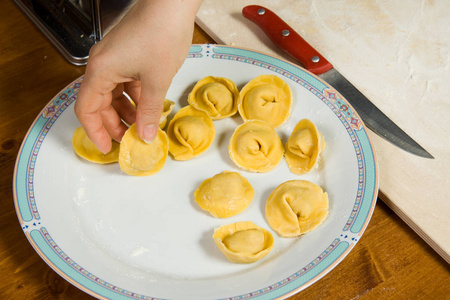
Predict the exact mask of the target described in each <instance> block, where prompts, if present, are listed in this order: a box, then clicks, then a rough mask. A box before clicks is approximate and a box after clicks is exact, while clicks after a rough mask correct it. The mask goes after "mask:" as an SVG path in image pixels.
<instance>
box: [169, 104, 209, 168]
mask: <svg viewBox="0 0 450 300" xmlns="http://www.w3.org/2000/svg"><path fill="white" fill-rule="evenodd" d="M167 135H168V137H169V151H170V153H172V155H173V158H174V159H176V160H188V159H191V158H193V157H196V156H198V155H200V154H201V153H203V152H204V151H206V149H208V148H209V146H211V144H212V142H213V141H214V137H215V135H216V130H215V128H214V123H213V121H212V120H211V118H210V117H209V116H208V114H207V113H206V112H204V111H201V110H198V109H195V108H192V107H191V106H186V107H183V108H182V109H180V110H179V111H178V112H177V113H176V114H175V116H174V117H173V119H172V120H171V121H170V123H169V127H168V128H167Z"/></svg>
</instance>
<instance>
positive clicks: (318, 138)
mask: <svg viewBox="0 0 450 300" xmlns="http://www.w3.org/2000/svg"><path fill="white" fill-rule="evenodd" d="M325 146H326V143H325V140H324V138H323V135H322V133H320V132H319V130H318V129H317V127H316V125H314V123H313V122H311V121H310V120H308V119H303V120H301V121H300V122H298V124H297V125H296V126H295V128H294V130H293V131H292V134H291V136H290V137H289V139H288V141H287V143H286V145H285V157H286V162H287V164H288V166H289V169H290V170H291V172H292V173H294V174H297V175H302V174H306V173H308V172H309V171H310V170H311V169H312V168H314V166H315V165H316V164H317V161H318V160H319V155H320V153H322V151H323V150H324V149H325Z"/></svg>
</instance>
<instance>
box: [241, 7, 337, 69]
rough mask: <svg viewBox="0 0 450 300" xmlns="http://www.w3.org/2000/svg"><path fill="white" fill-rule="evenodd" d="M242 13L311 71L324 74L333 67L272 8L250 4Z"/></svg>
mask: <svg viewBox="0 0 450 300" xmlns="http://www.w3.org/2000/svg"><path fill="white" fill-rule="evenodd" d="M242 14H243V16H244V17H246V18H247V19H249V20H250V21H252V22H254V23H255V24H256V25H258V26H259V27H260V28H261V29H262V30H263V31H264V32H265V33H266V35H267V36H268V37H269V38H270V39H271V40H272V41H273V42H274V43H275V44H276V45H278V46H279V47H280V48H281V49H283V51H285V52H286V53H288V54H289V55H291V56H293V57H294V58H296V59H297V60H299V61H300V63H301V64H302V65H303V66H304V67H305V68H306V69H307V70H309V71H310V72H312V73H314V74H322V73H325V72H326V71H328V70H330V69H332V68H333V65H332V64H331V63H330V62H328V61H327V60H326V59H325V58H324V57H323V56H322V55H320V53H319V52H317V51H316V50H315V49H314V48H313V47H311V45H310V44H308V43H307V42H306V41H305V40H304V39H303V38H302V37H301V36H300V35H299V34H298V33H297V32H295V30H294V29H292V28H291V27H290V26H289V25H288V24H286V23H285V22H284V21H283V20H282V19H281V18H280V17H278V16H277V15H276V14H275V13H274V12H272V11H271V10H269V9H267V8H265V7H262V6H259V5H249V6H246V7H244V8H243V9H242Z"/></svg>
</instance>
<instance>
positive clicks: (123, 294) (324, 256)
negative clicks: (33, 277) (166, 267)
mask: <svg viewBox="0 0 450 300" xmlns="http://www.w3.org/2000/svg"><path fill="white" fill-rule="evenodd" d="M205 57H207V58H210V59H219V60H234V61H238V62H241V63H247V64H252V65H255V66H258V67H261V68H266V69H268V70H271V71H274V72H276V73H278V74H280V75H281V76H284V77H285V78H286V79H287V80H292V81H294V82H296V83H298V84H301V85H302V86H304V87H305V88H307V89H308V90H309V91H310V92H311V93H313V94H314V95H315V96H317V98H318V99H320V100H321V101H323V102H324V103H325V104H326V105H327V106H328V107H329V108H330V109H331V110H332V111H333V112H334V113H335V114H336V116H337V117H338V118H339V119H340V121H341V122H342V124H343V125H344V127H345V128H346V130H347V132H348V134H349V136H350V138H351V140H352V143H353V146H354V149H355V154H356V157H357V160H358V169H359V170H358V172H359V174H358V178H359V184H358V192H357V196H356V199H355V202H354V205H353V209H352V212H351V213H350V215H349V216H348V221H347V222H346V225H345V226H344V228H342V232H341V234H340V235H339V236H337V237H336V238H335V240H334V241H333V243H332V244H330V245H329V246H328V247H327V248H326V249H323V251H322V252H321V254H320V255H319V256H318V257H317V258H315V259H314V260H313V261H311V262H310V263H309V264H307V265H306V266H304V267H303V268H301V269H300V270H298V271H297V272H296V273H294V274H292V275H291V276H289V277H287V278H285V279H284V280H281V281H279V282H276V283H274V284H272V285H270V286H267V287H265V288H263V289H260V290H257V291H251V292H249V293H247V294H243V295H236V296H234V297H231V298H225V299H273V298H276V297H283V296H286V295H290V294H293V293H295V292H298V291H300V290H302V289H304V288H306V287H308V286H309V285H311V284H312V283H314V282H315V281H316V280H317V278H320V277H322V276H324V275H325V274H326V273H328V272H329V271H330V270H331V269H333V268H334V267H335V266H336V265H337V264H338V263H339V262H340V261H342V259H343V258H344V257H345V256H346V255H347V254H348V253H349V252H350V251H351V249H352V248H353V247H354V246H355V245H356V243H357V241H358V240H359V238H360V237H361V235H362V234H363V232H364V230H365V229H366V227H367V225H368V222H369V220H370V217H371V215H372V213H373V210H374V207H375V204H376V199H377V195H378V167H377V163H376V156H375V153H374V151H373V147H372V145H371V143H370V140H369V138H368V136H367V132H366V128H365V127H364V125H363V123H362V122H361V120H360V118H359V116H358V115H357V114H356V112H355V111H354V110H353V108H352V107H351V106H350V105H349V104H348V102H347V101H346V100H345V99H343V98H342V96H341V95H340V94H339V93H337V92H336V91H335V90H334V89H333V88H331V87H330V86H329V85H327V84H326V83H325V82H323V81H322V80H320V79H319V78H318V77H316V76H314V75H312V74H311V73H309V72H308V71H305V70H304V69H302V68H300V67H298V66H296V65H294V64H291V63H289V62H286V61H283V60H280V59H277V58H274V57H271V56H268V55H265V54H262V53H259V52H256V51H252V50H249V49H242V48H237V47H229V46H217V45H193V46H192V47H191V50H190V52H189V54H188V57H187V59H196V58H205ZM82 79H83V78H82V77H80V78H78V79H77V80H75V81H74V82H72V83H71V84H70V85H68V86H67V87H66V88H65V89H63V90H62V91H61V92H60V93H59V94H58V95H57V96H55V98H53V99H52V100H51V101H50V102H49V103H48V104H47V105H46V107H45V108H44V109H43V110H42V112H41V113H40V114H39V116H38V117H37V118H36V120H35V121H34V123H33V124H32V126H31V127H30V130H29V131H28V133H27V135H26V137H25V139H24V141H23V143H22V146H21V148H20V150H19V154H18V156H17V160H16V165H15V171H14V179H13V194H14V204H15V207H16V213H17V216H18V219H19V222H20V225H21V226H22V229H23V231H24V233H25V235H26V237H27V238H28V240H29V242H30V243H31V245H32V246H33V247H34V249H35V250H36V252H37V253H38V254H39V255H40V256H41V257H42V259H43V260H44V261H45V262H46V263H47V264H48V265H49V266H50V267H52V268H53V269H54V270H55V271H56V272H57V273H59V274H60V275H61V276H62V277H64V278H65V279H66V280H68V281H69V282H70V283H72V284H73V285H75V286H77V287H78V288H80V289H82V290H84V291H85V292H87V293H89V294H91V295H94V296H96V297H99V298H107V299H111V298H113V299H155V298H153V297H151V296H148V295H140V294H137V293H133V292H132V291H127V290H124V289H122V288H120V287H117V286H113V285H111V284H109V283H108V282H105V281H104V280H102V279H101V278H98V277H96V276H95V275H94V274H91V273H89V270H86V269H84V268H83V267H82V266H79V265H78V264H77V263H76V262H75V261H73V260H72V259H71V258H70V257H68V256H67V255H66V254H65V253H64V250H63V249H60V248H59V246H58V245H57V242H56V241H54V240H53V239H52V237H51V233H50V232H48V231H47V228H46V227H45V220H41V217H40V215H39V208H38V205H37V204H36V199H35V198H34V186H33V185H34V181H33V176H34V166H35V161H36V158H37V156H38V154H39V149H40V146H41V144H42V142H43V141H44V139H45V137H46V135H47V133H48V132H49V130H50V129H51V127H52V125H53V124H54V122H55V121H56V120H57V119H58V117H59V116H60V115H61V114H62V113H63V112H64V111H65V109H66V108H68V107H69V106H70V105H72V103H73V102H74V101H75V99H76V96H77V92H78V89H79V87H80V84H81V82H82Z"/></svg>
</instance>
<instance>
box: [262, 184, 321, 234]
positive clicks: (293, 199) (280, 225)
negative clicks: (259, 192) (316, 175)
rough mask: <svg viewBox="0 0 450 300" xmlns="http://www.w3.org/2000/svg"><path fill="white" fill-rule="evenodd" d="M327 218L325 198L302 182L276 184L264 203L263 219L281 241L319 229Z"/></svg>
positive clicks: (314, 185)
mask: <svg viewBox="0 0 450 300" xmlns="http://www.w3.org/2000/svg"><path fill="white" fill-rule="evenodd" d="M327 215H328V194H327V193H325V192H323V190H322V188H321V187H320V186H318V185H316V184H314V183H312V182H309V181H306V180H291V181H287V182H285V183H282V184H280V185H279V186H278V187H277V188H276V189H275V190H274V191H273V192H272V193H271V194H270V196H269V198H268V199H267V202H266V219H267V222H268V223H269V225H270V227H272V229H273V230H275V231H276V232H277V233H278V234H279V235H281V236H283V237H295V236H299V235H302V234H305V233H307V232H310V231H311V230H313V229H315V228H316V227H317V226H319V225H320V224H321V223H322V222H323V221H324V220H325V218H326V216H327Z"/></svg>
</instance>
